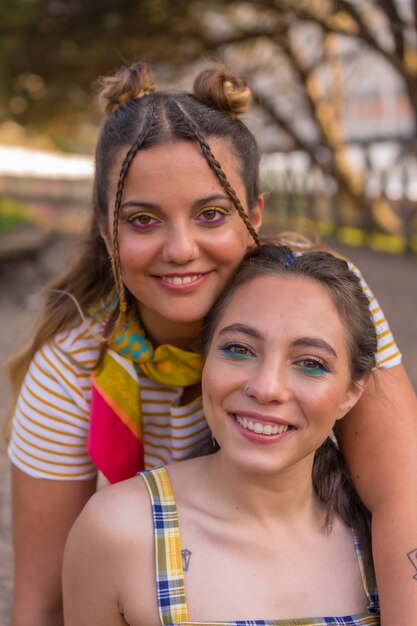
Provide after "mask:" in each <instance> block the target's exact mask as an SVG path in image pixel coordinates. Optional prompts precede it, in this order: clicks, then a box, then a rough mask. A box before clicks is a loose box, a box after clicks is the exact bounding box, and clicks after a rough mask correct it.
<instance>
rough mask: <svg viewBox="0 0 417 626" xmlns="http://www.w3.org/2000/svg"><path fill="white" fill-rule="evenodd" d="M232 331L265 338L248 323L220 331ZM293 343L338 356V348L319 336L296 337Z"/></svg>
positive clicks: (221, 332) (231, 325)
mask: <svg viewBox="0 0 417 626" xmlns="http://www.w3.org/2000/svg"><path fill="white" fill-rule="evenodd" d="M230 332H234V333H242V334H244V335H248V336H249V337H253V338H254V339H262V338H263V334H262V333H261V332H259V331H258V330H256V329H255V328H253V327H252V326H247V325H246V324H230V325H229V326H225V327H224V328H222V330H221V331H220V332H219V336H222V335H225V334H227V333H230ZM291 345H292V346H295V347H297V346H300V347H307V348H320V349H321V350H325V351H326V352H328V353H329V354H331V355H333V356H335V357H336V358H337V353H336V350H335V349H334V348H333V347H332V346H331V345H330V344H329V343H327V341H325V340H324V339H320V338H319V337H299V338H298V339H295V340H294V341H293V342H292V343H291Z"/></svg>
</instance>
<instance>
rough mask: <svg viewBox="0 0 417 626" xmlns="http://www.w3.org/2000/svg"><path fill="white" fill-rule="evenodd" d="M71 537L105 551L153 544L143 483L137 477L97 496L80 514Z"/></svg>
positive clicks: (149, 510) (146, 496) (110, 487)
mask: <svg viewBox="0 0 417 626" xmlns="http://www.w3.org/2000/svg"><path fill="white" fill-rule="evenodd" d="M71 536H72V538H71ZM70 538H71V541H72V542H76V543H78V542H79V541H81V543H84V541H85V540H87V541H91V542H93V543H94V544H95V545H96V546H97V547H100V546H103V547H104V546H106V550H109V549H111V548H112V546H114V547H117V549H118V550H120V549H122V550H123V546H125V548H126V550H130V548H132V545H135V546H138V547H139V544H143V545H144V544H145V543H146V542H147V541H150V540H151V538H152V517H151V506H150V501H149V496H148V493H147V490H146V487H145V484H144V482H143V480H141V478H140V477H139V476H135V477H134V478H131V479H129V480H126V481H123V482H121V483H117V484H115V485H110V486H108V487H104V488H103V489H101V490H100V491H98V492H97V493H95V494H94V495H93V496H92V498H90V500H89V501H88V502H87V504H86V505H85V507H84V509H83V511H82V512H81V514H80V515H79V517H78V519H77V521H76V523H75V524H74V527H73V529H72V530H71V533H70ZM132 542H133V543H132ZM129 546H130V548H129Z"/></svg>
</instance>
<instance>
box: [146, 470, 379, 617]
mask: <svg viewBox="0 0 417 626" xmlns="http://www.w3.org/2000/svg"><path fill="white" fill-rule="evenodd" d="M140 476H142V478H143V480H144V481H145V484H146V486H147V488H148V492H149V496H150V499H151V504H152V514H153V524H154V536H155V557H156V585H157V593H158V609H159V617H160V620H161V625H162V626H379V625H380V618H379V603H378V596H377V593H376V589H375V585H374V581H373V578H372V576H371V580H369V579H368V578H369V577H367V576H366V573H365V568H364V564H363V559H362V551H361V546H360V543H359V540H358V538H357V537H356V535H355V533H353V540H354V545H355V550H356V553H357V555H358V561H359V567H360V570H361V575H362V580H363V584H364V588H365V591H366V594H367V596H368V599H369V606H368V609H367V612H366V613H361V614H359V615H345V616H344V617H314V618H299V619H283V620H262V619H261V620H237V621H235V622H189V621H187V620H188V612H187V604H186V600H185V588H184V575H183V570H182V559H181V542H180V534H179V526H178V515H177V509H176V506H175V500H174V496H173V493H172V489H171V483H170V480H169V476H168V473H167V471H166V470H165V468H163V467H160V468H158V469H154V470H148V471H146V472H142V473H141V474H140Z"/></svg>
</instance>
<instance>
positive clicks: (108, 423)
mask: <svg viewBox="0 0 417 626" xmlns="http://www.w3.org/2000/svg"><path fill="white" fill-rule="evenodd" d="M89 313H90V312H89ZM94 317H95V318H96V319H98V316H94ZM138 369H139V370H141V371H142V372H143V373H144V374H145V376H147V377H148V378H150V379H152V380H155V381H156V382H158V383H161V384H162V385H167V386H171V387H172V386H178V387H187V386H188V385H194V384H195V383H199V382H200V380H201V370H202V360H201V357H200V356H199V355H198V354H197V353H195V352H187V351H186V350H181V349H180V348H176V347H175V346H171V345H168V344H164V345H161V346H158V347H157V348H156V349H155V350H154V349H153V347H152V345H151V343H150V341H149V340H148V339H147V338H146V336H145V332H144V329H143V328H142V326H141V324H140V321H139V318H138V315H137V312H136V309H135V308H132V310H131V311H130V312H129V313H128V316H127V320H126V323H125V324H124V325H123V327H122V329H121V330H120V331H119V332H118V333H117V334H116V335H115V337H113V338H112V339H111V340H110V341H109V343H108V344H107V346H106V349H105V351H104V354H103V357H102V359H101V360H100V363H99V366H98V367H97V369H96V370H95V371H94V372H93V373H92V375H91V383H92V395H91V418H90V430H89V435H88V445H87V449H88V454H89V456H90V458H91V460H92V461H93V462H94V464H95V465H96V467H97V468H98V469H99V470H100V471H101V472H102V473H103V474H104V475H105V476H106V478H107V479H108V480H109V481H110V482H112V483H115V482H119V481H121V480H124V479H126V478H131V477H132V476H134V475H135V474H136V473H137V472H140V471H141V470H143V469H144V467H145V466H144V449H143V422H142V412H141V403H140V385H139V379H138Z"/></svg>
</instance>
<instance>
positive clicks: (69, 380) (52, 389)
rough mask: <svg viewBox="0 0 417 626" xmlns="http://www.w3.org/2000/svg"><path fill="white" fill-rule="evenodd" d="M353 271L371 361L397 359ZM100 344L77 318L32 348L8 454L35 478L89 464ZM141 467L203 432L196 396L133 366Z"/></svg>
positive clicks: (65, 474)
mask: <svg viewBox="0 0 417 626" xmlns="http://www.w3.org/2000/svg"><path fill="white" fill-rule="evenodd" d="M351 268H352V270H353V271H354V272H355V273H357V274H358V276H359V277H360V278H361V282H362V287H363V289H364V291H365V293H366V295H367V296H368V298H369V301H370V309H371V312H372V315H373V319H374V323H375V327H376V329H377V334H378V353H377V362H378V365H379V366H382V367H392V366H393V365H397V364H398V363H400V361H401V353H400V352H399V350H398V348H397V345H396V344H395V341H394V338H393V336H392V334H391V331H390V329H389V326H388V323H387V321H386V320H385V317H384V314H383V312H382V310H381V308H380V306H379V304H378V302H377V300H376V299H375V297H374V295H373V294H372V292H371V291H370V289H369V287H368V286H367V285H366V284H365V282H364V281H363V279H362V277H361V275H360V273H359V270H357V268H355V267H354V266H353V265H351ZM100 349H101V346H100V344H99V342H98V341H97V340H96V339H94V338H93V337H92V336H91V332H90V326H89V325H88V323H86V322H84V321H80V322H78V323H75V324H74V325H73V326H71V327H70V328H69V329H68V330H66V331H64V332H61V333H60V334H58V335H57V336H56V337H55V338H54V339H53V340H52V341H50V342H49V343H47V344H46V345H44V346H43V347H42V348H41V349H40V350H39V351H38V352H37V353H36V355H35V357H34V359H33V361H32V363H31V365H30V367H29V370H28V372H27V374H26V377H25V380H24V383H23V386H22V389H21V392H20V396H19V399H18V402H17V405H16V410H15V414H14V417H13V428H12V436H11V440H10V444H9V449H8V453H9V458H10V460H11V461H12V463H13V464H14V465H16V466H17V467H18V468H20V469H21V470H22V471H24V472H25V473H27V474H29V475H31V476H33V477H37V478H49V479H55V480H83V479H88V478H92V477H94V476H95V475H96V473H97V470H96V467H95V466H94V464H93V463H92V461H91V459H90V458H89V456H88V454H87V436H88V428H89V420H90V404H91V382H90V374H91V370H92V369H93V368H94V367H95V365H96V364H97V362H98V358H99V355H100ZM139 384H140V396H141V397H140V402H141V408H142V414H143V437H144V453H145V468H146V469H149V468H152V467H158V466H160V465H166V464H168V463H171V462H172V461H181V460H183V459H185V458H187V457H189V456H190V455H191V454H192V452H193V451H194V450H196V449H197V448H199V447H200V446H201V445H202V444H203V443H204V442H205V441H207V440H208V439H210V431H209V428H208V425H207V423H206V420H205V418H204V413H203V406H202V401H201V398H196V399H195V400H194V401H192V402H190V403H189V404H186V405H183V404H181V396H182V393H183V389H182V388H181V387H166V386H163V385H161V384H159V383H157V382H154V381H152V380H149V379H148V378H146V377H145V376H144V375H143V374H142V373H139Z"/></svg>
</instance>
